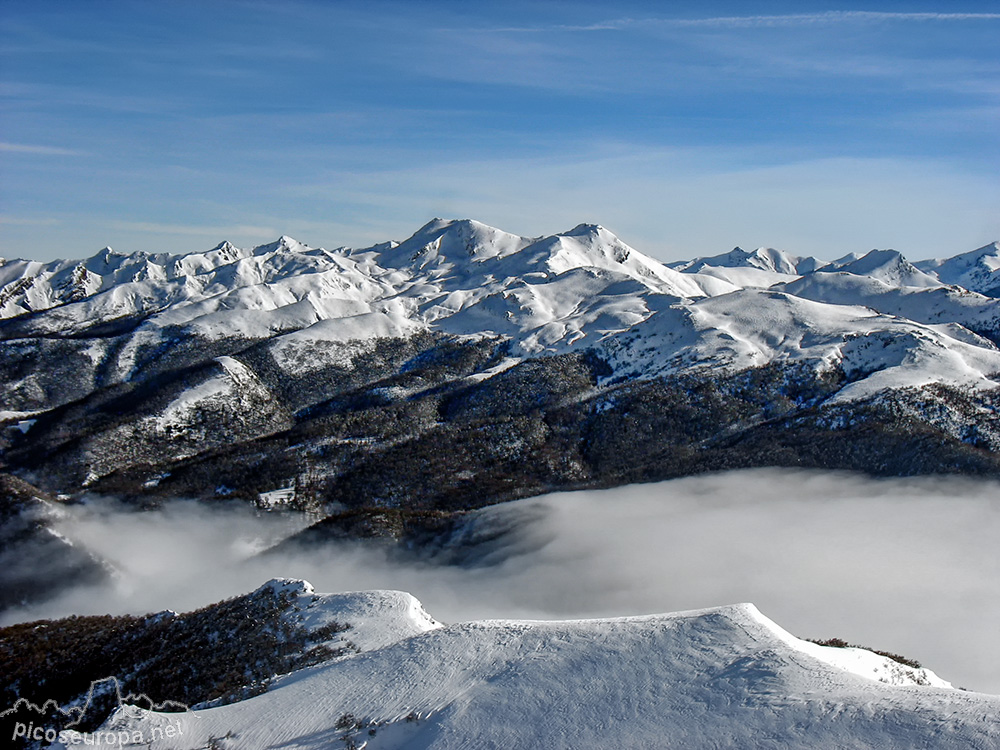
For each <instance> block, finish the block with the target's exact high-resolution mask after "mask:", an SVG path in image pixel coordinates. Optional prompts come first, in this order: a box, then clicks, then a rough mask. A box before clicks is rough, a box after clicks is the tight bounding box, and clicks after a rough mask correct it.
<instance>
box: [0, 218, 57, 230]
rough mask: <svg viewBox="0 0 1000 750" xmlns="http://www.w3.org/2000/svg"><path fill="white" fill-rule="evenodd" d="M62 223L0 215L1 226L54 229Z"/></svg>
mask: <svg viewBox="0 0 1000 750" xmlns="http://www.w3.org/2000/svg"><path fill="white" fill-rule="evenodd" d="M61 223H62V222H61V221H60V220H59V219H55V218H44V219H33V218H30V217H24V216H3V215H0V224H6V225H7V226H13V227H52V226H56V225H57V224H61Z"/></svg>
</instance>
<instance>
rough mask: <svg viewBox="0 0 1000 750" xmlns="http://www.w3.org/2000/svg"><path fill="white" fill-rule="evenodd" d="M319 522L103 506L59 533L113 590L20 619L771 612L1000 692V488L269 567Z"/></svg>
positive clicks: (823, 476) (613, 508) (534, 512)
mask: <svg viewBox="0 0 1000 750" xmlns="http://www.w3.org/2000/svg"><path fill="white" fill-rule="evenodd" d="M305 523H306V519H304V518H303V517H300V516H293V515H282V514H264V515H260V514H257V513H255V512H254V511H253V509H251V508H248V507H246V506H243V505H238V504H230V503H226V504H221V505H217V506H213V505H210V504H205V503H195V502H190V501H177V502H172V503H168V504H166V505H165V506H163V507H162V508H161V509H159V510H154V511H144V512H135V511H133V510H131V509H128V508H125V507H123V506H121V505H120V504H118V503H116V502H115V501H113V500H110V499H107V498H90V499H88V500H87V502H85V503H83V504H80V505H76V506H71V507H70V508H69V509H68V512H67V513H66V515H65V517H64V518H63V519H62V520H60V521H59V522H58V524H57V530H58V531H59V532H60V533H62V534H64V535H65V536H66V537H68V538H69V539H71V540H72V541H73V542H74V543H75V544H78V545H82V546H83V547H85V548H87V549H89V550H91V551H92V552H93V553H95V554H96V555H98V556H99V557H101V558H102V559H104V560H106V561H107V562H108V563H110V565H112V566H113V568H114V570H115V574H114V576H113V579H112V582H111V583H110V584H108V585H104V586H100V587H86V588H78V589H74V590H71V591H69V592H67V593H65V594H63V595H61V596H60V597H59V598H58V599H55V600H53V601H50V602H48V603H46V604H44V605H39V606H36V607H32V608H30V609H23V610H17V611H13V612H8V613H6V614H5V615H4V617H3V619H2V621H0V623H2V624H10V623H12V622H16V621H25V620H29V619H37V618H40V617H58V616H64V615H68V614H90V613H124V612H133V613H141V612H154V611H161V610H164V609H173V610H176V611H184V610H189V609H193V608H197V607H200V606H203V605H206V604H209V603H212V602H215V601H218V600H220V599H223V598H226V597H230V596H234V595H237V594H241V593H245V592H248V591H251V590H253V589H255V588H257V587H258V586H259V585H260V584H261V583H263V582H264V581H266V580H268V579H270V578H273V577H294V578H304V579H307V580H309V581H310V582H311V583H312V584H313V585H314V586H315V587H316V589H317V590H318V591H322V592H338V591H353V590H363V589H373V588H390V589H399V590H404V591H409V592H411V593H413V594H414V595H415V596H417V598H419V599H420V600H421V601H422V602H423V603H424V605H425V607H426V609H427V611H428V612H429V613H430V614H431V615H432V616H434V617H435V618H437V619H439V620H442V621H445V622H455V621H461V620H469V619H479V618H485V617H500V618H544V619H552V618H559V619H562V618H577V617H596V616H615V615H633V614H648V613H657V612H673V611H680V610H688V609H698V608H702V607H710V606H716V605H722V604H731V603H735V602H744V601H751V602H753V603H754V604H756V605H757V606H758V607H759V608H760V609H761V610H762V611H763V612H764V614H766V615H767V616H769V617H771V618H772V619H773V620H775V621H776V622H777V623H778V624H779V625H781V626H783V627H784V628H786V629H787V630H789V631H791V632H792V633H794V634H796V635H798V636H800V637H804V638H829V637H834V636H836V637H839V638H844V639H846V640H848V641H850V642H852V643H860V644H863V645H866V646H870V647H872V648H877V649H882V650H887V651H892V652H895V653H900V654H903V655H905V656H908V657H910V658H914V659H917V660H919V661H921V662H922V663H923V664H924V666H927V667H929V668H930V669H932V670H934V671H936V672H937V673H938V674H939V675H940V676H942V677H943V678H944V679H947V680H950V681H952V682H953V683H955V684H956V685H959V686H964V687H967V688H969V689H973V690H979V691H982V692H990V693H998V694H1000V640H998V639H997V623H998V622H1000V584H998V581H1000V553H998V552H997V539H998V538H1000V484H998V483H996V482H990V481H979V480H972V479H967V478H959V477H933V478H912V479H885V480H880V479H870V478H866V477H861V476H858V475H854V474H847V473H835V472H820V471H798V470H778V469H765V470H749V471H737V472H727V473H720V474H711V475H705V476H700V477H692V478H685V479H677V480H672V481H667V482H659V483H654V484H644V485H631V486H627V487H620V488H616V489H610V490H594V491H581V492H568V493H556V494H551V495H545V496H541V497H537V498H530V499H526V500H521V501H517V502H513V503H507V504H503V505H498V506H494V507H491V508H486V509H483V510H481V511H477V512H475V513H474V514H471V516H470V518H469V521H468V523H467V529H468V530H469V533H467V534H465V535H464V537H465V538H467V539H470V540H489V541H481V543H479V544H474V545H472V546H471V547H470V548H469V549H468V550H467V554H465V564H463V565H454V564H442V563H441V562H440V561H441V560H444V559H451V560H453V559H454V557H455V555H454V554H453V553H454V550H453V549H452V550H448V549H445V550H442V551H440V553H439V554H437V555H425V556H424V557H423V558H422V559H412V558H408V557H406V556H400V555H398V554H393V553H390V552H388V551H387V550H386V549H384V548H372V547H370V546H369V547H362V546H358V545H356V544H353V543H339V544H338V543H331V544H329V545H326V546H323V547H321V548H311V549H308V550H301V551H295V550H290V551H287V552H282V553H280V554H273V553H272V554H264V555H261V554H259V553H260V552H262V551H263V550H266V549H268V548H269V547H271V546H273V545H274V544H276V543H278V542H280V541H281V540H282V539H285V538H286V537H288V536H289V535H291V534H293V533H295V532H296V531H298V530H299V529H301V528H302V527H303V526H304V524H305ZM494 532H495V533H494ZM446 553H447V554H446ZM39 575H44V571H39ZM0 578H2V572H0ZM0 582H2V581H0Z"/></svg>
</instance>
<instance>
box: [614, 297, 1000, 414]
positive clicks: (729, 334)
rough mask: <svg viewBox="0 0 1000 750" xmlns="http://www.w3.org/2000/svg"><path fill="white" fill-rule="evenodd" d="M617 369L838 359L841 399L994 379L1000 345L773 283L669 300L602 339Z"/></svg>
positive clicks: (829, 364)
mask: <svg viewBox="0 0 1000 750" xmlns="http://www.w3.org/2000/svg"><path fill="white" fill-rule="evenodd" d="M602 348H603V350H604V351H606V352H607V353H608V358H609V360H610V361H611V362H612V364H613V366H614V367H615V369H616V371H627V370H628V368H633V372H636V373H641V374H643V375H646V376H651V375H655V374H664V373H669V372H677V371H684V370H690V369H692V368H706V367H707V368H714V367H718V366H719V365H723V366H728V367H732V368H735V369H745V368H749V367H755V366H761V365H765V364H768V363H770V362H786V363H787V362H799V363H803V364H806V365H808V366H810V367H811V368H813V369H815V370H816V371H818V372H824V371H829V370H831V369H833V368H834V367H839V368H840V369H842V370H843V371H844V372H845V373H846V374H847V376H848V378H849V379H851V380H856V382H852V383H850V384H848V385H846V386H845V387H844V388H843V389H842V390H841V391H840V393H839V394H838V396H837V399H838V400H850V399H856V398H863V397H867V396H871V395H873V394H874V393H877V392H878V391H880V390H883V389H886V388H894V387H908V386H920V385H926V384H928V383H949V384H959V385H970V386H975V387H984V388H992V387H995V386H996V381H995V380H994V379H993V378H994V377H995V374H996V373H998V372H1000V351H998V350H997V348H996V347H995V346H994V345H993V344H992V343H991V342H989V341H986V340H984V339H982V338H980V337H978V336H975V335H974V334H972V333H971V332H969V331H968V330H966V329H964V328H961V327H958V329H957V330H954V329H951V328H949V327H947V326H927V325H920V324H917V323H914V322H911V321H908V320H904V319H901V318H894V317H890V316H887V315H879V314H877V313H876V312H875V311H873V310H871V309H869V308H866V307H860V306H857V305H843V304H840V305H831V304H825V303H822V302H813V301H811V300H808V299H803V298H802V297H797V296H794V295H792V294H787V293H782V292H778V291H771V290H753V289H747V290H741V291H738V292H732V293H730V294H726V295H720V296H718V297H711V298H708V299H703V300H697V301H693V302H691V303H688V304H684V305H669V306H664V307H663V308H661V309H660V310H658V311H657V312H656V314H655V315H651V316H650V317H649V318H647V319H646V320H644V321H642V322H641V323H638V324H636V325H634V326H632V327H631V328H630V329H629V330H628V331H625V332H623V333H619V334H616V335H614V336H611V337H608V338H607V339H605V340H604V341H603V342H602Z"/></svg>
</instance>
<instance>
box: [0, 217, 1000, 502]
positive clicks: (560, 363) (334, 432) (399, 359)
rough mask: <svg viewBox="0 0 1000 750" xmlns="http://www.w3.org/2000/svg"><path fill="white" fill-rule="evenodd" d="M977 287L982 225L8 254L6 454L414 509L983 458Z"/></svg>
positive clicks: (988, 337)
mask: <svg viewBox="0 0 1000 750" xmlns="http://www.w3.org/2000/svg"><path fill="white" fill-rule="evenodd" d="M958 282H961V283H964V284H965V285H966V286H965V287H963V286H959V285H958ZM991 295H1000V244H997V243H994V244H992V245H988V246H986V247H983V248H980V249H978V250H975V251H973V252H969V253H964V254H962V255H957V256H955V257H954V258H951V259H948V260H941V261H931V262H924V263H920V264H917V265H914V264H912V263H910V262H908V261H907V260H906V259H905V258H903V257H902V256H901V255H900V254H899V253H896V252H894V251H890V250H873V251H872V252H870V253H868V254H867V255H864V256H862V257H859V256H855V255H851V256H846V257H844V258H841V259H839V260H837V261H833V262H824V261H820V260H817V259H815V258H802V257H797V256H792V255H789V254H787V253H784V252H781V251H778V250H773V249H758V250H755V251H753V252H746V251H743V250H740V249H739V248H737V249H735V250H733V251H732V252H729V253H726V254H723V255H719V256H716V257H712V258H700V259H696V260H694V261H690V262H684V263H674V264H670V265H665V264H663V263H660V262H658V261H656V260H655V259H653V258H651V257H648V256H646V255H644V254H642V253H641V252H639V251H637V250H635V249H633V248H631V247H629V246H628V245H627V244H625V243H624V242H622V241H621V240H620V239H619V238H617V237H616V236H615V235H614V234H612V233H611V232H609V231H608V230H607V229H605V228H603V227H600V226H596V225H590V224H582V225H580V226H577V227H575V228H574V229H572V230H570V231H568V232H564V233H561V234H557V235H552V236H548V237H541V238H528V237H520V236H517V235H513V234H508V233H506V232H503V231H500V230H498V229H494V228H492V227H488V226H486V225H483V224H480V223H478V222H475V221H470V220H458V221H443V220H438V219H435V220H433V221H431V222H430V223H428V224H427V225H425V226H424V227H422V228H420V229H419V230H418V231H417V232H416V233H415V234H414V235H413V236H412V237H410V238H408V239H407V240H405V241H403V242H400V243H395V242H386V243H383V244H379V245H375V246H373V247H369V248H362V249H350V248H338V249H335V250H325V249H318V248H311V247H308V246H306V245H303V244H301V243H299V242H297V241H295V240H293V239H290V238H288V237H282V238H280V239H279V240H278V241H276V242H273V243H270V244H267V245H261V246H260V247H256V248H252V249H241V248H236V247H234V246H232V245H230V244H228V243H222V244H220V245H219V246H218V247H216V248H213V249H212V250H210V251H208V252H201V253H197V252H196V253H190V254H187V255H180V256H173V255H148V254H144V253H133V254H130V255H122V254H118V253H115V252H113V251H112V250H111V249H105V250H104V251H102V252H100V253H99V254H97V255H95V256H94V257H92V258H89V259H87V260H84V261H55V262H52V263H40V262H34V261H25V260H4V261H3V262H2V263H0V314H2V316H3V317H2V318H0V350H2V364H0V393H2V394H3V411H2V412H0V419H2V420H3V424H5V425H6V430H4V431H3V433H2V434H3V437H2V440H3V444H4V447H5V451H4V453H5V457H4V460H5V461H6V465H7V469H8V470H9V471H13V472H15V473H17V474H19V475H20V476H22V477H23V478H25V479H28V480H29V481H34V482H36V483H38V484H41V485H44V488H45V489H48V490H50V491H55V492H66V491H74V490H75V489H79V488H80V487H82V486H90V487H94V488H97V489H102V490H107V491H115V492H124V493H126V494H131V495H142V494H156V493H166V492H174V493H176V494H183V495H191V494H193V495H196V496H205V495H206V494H208V495H213V494H214V495H233V494H235V495H237V496H244V497H247V498H248V499H254V500H259V499H260V498H264V499H265V501H272V500H275V499H276V498H280V499H281V500H282V501H285V500H287V499H288V498H289V497H293V498H294V497H297V498H298V499H299V501H300V502H303V498H307V497H308V498H309V502H312V503H313V504H314V505H319V506H322V505H323V504H324V503H329V502H330V501H331V500H336V502H338V503H341V504H346V505H348V506H350V507H356V506H367V505H371V506H376V507H407V506H411V505H413V504H414V503H416V504H418V505H421V506H424V507H426V506H429V507H431V508H437V509H443V508H448V509H456V508H462V507H466V506H468V505H469V504H470V503H471V502H472V500H470V497H471V496H473V495H475V496H476V497H478V498H479V501H478V502H479V503H480V504H481V502H483V501H487V502H489V501H496V500H501V499H506V498H509V497H516V496H521V495H525V494H532V493H534V492H538V491H545V490H550V489H555V488H559V487H569V486H588V485H594V484H602V485H603V484H609V483H610V484H614V483H619V482H623V481H634V480H636V479H648V478H657V477H665V476H676V475H678V474H684V473H690V472H692V471H703V470H706V469H712V468H726V467H729V466H733V465H761V464H775V463H777V464H782V465H785V464H793V465H809V466H832V467H839V468H856V469H863V470H866V471H872V472H875V473H889V474H906V473H914V472H916V473H920V472H933V471H959V472H971V473H984V472H985V473H995V472H996V470H997V467H998V465H1000V464H998V463H997V455H996V451H997V449H998V448H1000V430H998V426H997V420H996V409H995V405H996V399H997V394H998V392H1000V391H998V383H1000V350H998V348H997V342H998V341H1000V300H998V299H997V297H996V296H991ZM861 423H864V425H865V430H864V431H860V432H859V430H858V429H857V428H858V426H859V425H860V424H861ZM636 430H638V431H640V432H641V433H642V434H641V436H640V437H638V438H635V439H632V441H631V448H632V449H631V452H630V454H629V455H625V454H623V453H622V452H621V451H620V450H619V447H618V445H619V443H620V442H621V440H623V435H624V434H626V433H629V432H632V431H636ZM851 430H853V433H852V435H851V438H850V440H847V438H846V435H847V432H849V431H851ZM859 435H860V437H859ZM903 445H909V446H910V447H909V448H903V447H902V446H903ZM442 451H444V452H450V453H451V454H452V455H453V456H454V458H455V461H454V466H453V467H451V468H449V467H446V466H444V465H442V464H441V463H440V459H439V458H437V456H438V454H440V453H441V452H442ZM376 455H377V456H378V457H379V459H378V465H379V468H377V469H376V468H375V464H374V463H370V462H371V461H372V460H373V457H374V456H376ZM525 467H530V468H525ZM442 474H443V475H444V479H443V480H442ZM209 477H211V479H209ZM431 477H436V478H435V479H434V480H431ZM442 482H443V483H442ZM209 483H210V486H209ZM428 485H433V486H432V487H431V488H430V494H429V495H428V494H427V493H426V492H425V490H427V489H428ZM473 486H478V490H476V491H475V492H473V490H472V488H473ZM307 487H308V489H306V488H307ZM296 488H297V489H296ZM418 498H419V499H418Z"/></svg>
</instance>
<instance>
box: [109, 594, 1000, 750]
mask: <svg viewBox="0 0 1000 750" xmlns="http://www.w3.org/2000/svg"><path fill="white" fill-rule="evenodd" d="M282 585H284V586H289V585H291V582H283V583H282ZM298 595H299V596H300V598H302V599H306V598H307V597H309V599H308V601H307V603H306V604H305V611H306V612H312V613H313V614H312V615H310V616H313V617H317V618H319V617H329V618H333V619H336V620H338V621H341V622H347V623H351V622H352V621H353V622H354V623H359V624H360V622H359V621H360V620H364V621H365V623H366V624H365V625H362V626H361V627H357V626H354V627H352V630H351V631H348V632H349V633H354V632H357V633H358V634H359V635H360V633H361V632H362V631H363V630H365V629H366V628H367V629H368V630H370V631H371V632H377V633H379V637H378V638H377V639H374V640H373V641H372V643H370V644H369V647H368V648H365V649H362V650H361V651H360V653H355V654H350V655H347V656H345V657H341V658H338V659H336V660H334V661H331V662H327V663H325V664H321V665H319V666H316V667H312V668H308V669H304V670H301V671H298V672H294V673H292V674H289V675H287V676H285V677H283V678H279V679H277V680H276V681H275V682H274V683H272V686H271V688H270V689H269V690H268V692H266V693H264V694H262V695H258V696H256V697H253V698H249V699H247V700H244V701H241V702H238V703H234V704H231V705H226V706H220V707H216V708H209V709H204V710H197V711H193V712H188V713H182V714H158V713H151V712H144V711H135V710H122V711H119V712H118V713H117V714H116V715H115V716H114V717H113V718H112V719H111V720H110V721H109V722H108V724H107V725H106V729H109V730H110V729H114V730H116V731H120V730H121V731H123V730H128V731H129V732H130V736H131V737H136V738H142V740H143V742H149V741H150V740H151V738H153V737H156V738H157V739H155V740H153V741H152V742H151V744H150V745H141V746H149V747H153V748H178V749H180V748H185V749H187V748H199V747H205V746H212V747H216V748H245V749H247V750H250V749H252V748H267V747H286V748H327V747H340V746H348V747H350V746H355V747H367V748H369V750H375V749H376V748H379V749H388V748H453V747H498V748H499V747H564V748H579V747H630V748H631V747H636V748H637V747H650V748H654V747H698V748H702V747H725V748H744V747H782V748H845V747H878V748H912V747H930V746H934V747H940V748H950V747H983V748H985V747H993V746H995V745H997V744H998V743H1000V719H998V715H1000V699H998V698H997V697H994V696H986V695H982V694H977V693H969V692H964V691H959V690H955V689H952V688H951V687H950V686H949V685H948V683H946V682H944V681H942V680H940V679H939V678H937V677H936V676H935V675H934V674H933V673H931V672H928V671H927V670H924V669H913V668H910V667H907V666H905V665H902V664H900V663H898V662H895V661H892V660H890V659H887V658H885V657H881V656H877V655H875V654H873V653H870V652H867V651H862V650H859V649H846V650H841V649H834V648H828V647H822V646H817V645H815V644H811V643H807V642H804V641H801V640H799V639H797V638H795V637H793V636H791V635H790V634H788V633H787V632H785V631H784V630H782V629H781V628H780V627H778V626H777V625H775V624H774V623H773V622H771V621H770V620H768V619H767V618H766V617H765V616H763V615H762V614H761V613H760V612H759V611H758V610H757V609H756V608H755V607H754V606H753V605H751V604H740V605H733V606H726V607H719V608H715V609H708V610H700V611H694V612H684V613H678V614H670V615H652V616H643V617H627V618H619V619H602V620H577V621H565V622H539V621H506V620H493V621H481V622H470V623H462V624H456V625H450V626H444V627H437V626H436V625H437V624H436V623H433V622H432V621H429V618H426V616H425V615H422V613H421V612H420V611H418V610H419V605H418V604H416V603H415V600H412V599H411V598H410V597H408V595H405V594H393V593H387V592H374V593H368V594H348V595H340V596H336V597H313V595H312V594H311V592H310V591H309V589H308V588H307V585H303V586H302V587H301V588H300V589H299V591H298ZM415 611H416V612H417V614H416V615H413V612H415ZM320 613H322V614H320ZM401 613H403V614H402V615H401ZM168 726H172V727H173V728H174V731H172V732H170V733H169V735H170V736H168V733H167V732H165V731H164V730H165V728H166V727H168ZM157 728H159V730H160V731H159V732H156V731H155V730H156V729H157ZM366 743H367V744H366ZM126 746H128V745H126Z"/></svg>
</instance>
